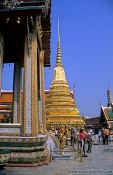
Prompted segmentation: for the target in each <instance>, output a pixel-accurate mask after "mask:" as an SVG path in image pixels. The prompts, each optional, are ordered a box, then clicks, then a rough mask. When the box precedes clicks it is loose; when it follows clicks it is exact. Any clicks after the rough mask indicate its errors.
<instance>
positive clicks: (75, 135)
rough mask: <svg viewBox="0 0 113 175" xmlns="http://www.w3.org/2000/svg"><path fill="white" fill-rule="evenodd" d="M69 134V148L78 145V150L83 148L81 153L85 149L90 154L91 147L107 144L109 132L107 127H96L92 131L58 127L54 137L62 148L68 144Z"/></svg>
mask: <svg viewBox="0 0 113 175" xmlns="http://www.w3.org/2000/svg"><path fill="white" fill-rule="evenodd" d="M69 132H70V142H71V146H73V145H74V144H76V143H77V144H78V149H80V148H83V152H85V149H86V148H87V152H91V149H92V145H93V144H94V145H98V144H100V143H101V144H103V145H105V144H107V145H108V142H109V135H110V130H109V128H108V127H105V128H100V127H98V126H97V125H96V126H95V128H94V129H88V130H85V129H84V128H81V129H77V128H76V127H73V128H71V129H70V131H69V129H68V128H67V127H66V128H64V129H63V128H62V127H60V128H59V129H57V130H55V136H56V137H58V139H59V141H60V143H61V145H62V144H63V147H64V146H65V145H68V143H69V141H68V140H69ZM86 145H87V146H86Z"/></svg>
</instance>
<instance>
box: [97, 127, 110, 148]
mask: <svg viewBox="0 0 113 175" xmlns="http://www.w3.org/2000/svg"><path fill="white" fill-rule="evenodd" d="M109 136H110V129H109V127H107V126H106V127H104V128H99V127H98V126H96V127H95V129H94V144H95V145H98V144H100V143H103V145H105V144H107V145H108V142H109Z"/></svg>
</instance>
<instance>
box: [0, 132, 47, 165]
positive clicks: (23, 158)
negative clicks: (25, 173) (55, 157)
mask: <svg viewBox="0 0 113 175" xmlns="http://www.w3.org/2000/svg"><path fill="white" fill-rule="evenodd" d="M46 142H47V136H46V135H40V136H36V137H10V138H9V137H7V136H6V137H0V148H1V149H7V150H11V155H10V158H9V161H8V164H7V166H14V167H15V166H24V167H27V166H38V165H44V164H48V163H49V161H50V153H49V150H48V148H47V143H46Z"/></svg>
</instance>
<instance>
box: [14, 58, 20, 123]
mask: <svg viewBox="0 0 113 175" xmlns="http://www.w3.org/2000/svg"><path fill="white" fill-rule="evenodd" d="M13 82H14V83H13V123H21V82H22V70H21V63H20V61H18V62H16V63H15V64H14V81H13Z"/></svg>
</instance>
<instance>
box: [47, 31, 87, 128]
mask: <svg viewBox="0 0 113 175" xmlns="http://www.w3.org/2000/svg"><path fill="white" fill-rule="evenodd" d="M45 107H46V124H47V129H50V128H56V127H57V126H59V125H70V126H75V125H79V126H83V124H84V121H83V120H82V118H81V117H80V114H79V110H78V109H77V107H76V105H75V103H74V98H73V97H72V93H71V92H70V89H69V86H68V84H67V81H66V77H65V71H64V68H63V66H62V60H61V49H60V33H59V31H58V47H57V58H56V65H55V68H54V73H53V80H52V82H51V85H50V91H49V95H48V97H47V100H46V106H45Z"/></svg>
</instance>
